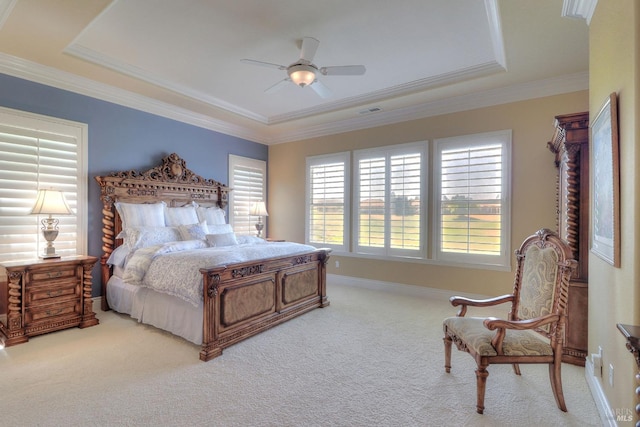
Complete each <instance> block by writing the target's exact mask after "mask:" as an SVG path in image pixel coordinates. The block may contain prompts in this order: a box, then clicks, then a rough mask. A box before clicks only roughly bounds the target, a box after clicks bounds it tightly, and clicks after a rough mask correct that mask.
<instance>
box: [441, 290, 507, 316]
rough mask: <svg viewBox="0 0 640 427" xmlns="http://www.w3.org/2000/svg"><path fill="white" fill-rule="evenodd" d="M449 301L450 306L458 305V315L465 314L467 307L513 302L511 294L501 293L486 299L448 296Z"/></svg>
mask: <svg viewBox="0 0 640 427" xmlns="http://www.w3.org/2000/svg"><path fill="white" fill-rule="evenodd" d="M449 302H450V303H451V305H452V306H454V307H457V306H460V311H459V312H458V314H457V316H458V317H463V316H464V315H465V314H467V307H491V306H494V305H498V304H504V303H505V302H513V294H508V295H502V296H499V297H494V298H487V299H472V298H465V297H459V296H452V297H451V298H449Z"/></svg>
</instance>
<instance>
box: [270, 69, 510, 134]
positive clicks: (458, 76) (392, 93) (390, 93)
mask: <svg viewBox="0 0 640 427" xmlns="http://www.w3.org/2000/svg"><path fill="white" fill-rule="evenodd" d="M502 71H505V69H504V68H503V67H502V65H500V64H499V63H497V62H495V61H492V62H487V63H485V64H480V65H476V66H474V67H468V68H463V69H461V70H458V71H455V72H452V73H446V74H440V75H437V76H433V77H429V78H425V79H420V80H415V81H412V82H408V83H404V84H401V85H396V86H392V87H390V88H386V89H382V90H377V91H375V92H371V93H368V94H366V95H362V96H354V97H350V98H345V99H342V100H340V101H336V102H330V103H328V104H321V105H319V106H317V107H313V108H307V109H303V110H297V111H292V112H290V113H286V114H280V115H277V116H272V117H270V118H269V124H270V125H275V124H279V123H285V122H289V121H292V120H298V119H303V118H306V117H310V116H313V115H316V114H323V113H330V112H332V111H337V110H342V109H345V108H352V107H356V106H358V105H363V104H369V103H376V102H379V101H382V100H385V99H389V98H395V97H399V96H404V95H408V94H411V93H416V92H421V91H426V90H429V89H434V88H436V87H441V86H446V85H450V84H454V83H459V82H462V81H465V80H470V79H475V78H479V77H485V76H488V75H490V74H494V73H497V72H502Z"/></svg>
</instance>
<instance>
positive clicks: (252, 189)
mask: <svg viewBox="0 0 640 427" xmlns="http://www.w3.org/2000/svg"><path fill="white" fill-rule="evenodd" d="M229 186H230V187H231V188H232V189H233V191H231V192H230V193H229V224H231V226H232V227H233V231H234V232H235V233H236V234H238V235H255V234H256V228H255V223H256V222H258V217H255V216H251V215H249V210H250V209H251V205H252V204H254V203H256V202H259V201H264V202H265V203H266V201H267V162H265V161H264V160H256V159H250V158H247V157H241V156H234V155H229ZM262 221H263V222H265V218H262ZM267 235H268V234H267V229H266V227H265V228H264V229H263V231H262V236H267Z"/></svg>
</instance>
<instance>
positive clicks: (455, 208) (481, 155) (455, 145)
mask: <svg viewBox="0 0 640 427" xmlns="http://www.w3.org/2000/svg"><path fill="white" fill-rule="evenodd" d="M510 142H511V132H510V131H508V132H494V133H489V134H480V135H471V136H466V137H458V138H446V139H441V140H437V141H436V153H437V158H438V160H439V166H440V169H439V174H438V177H437V180H436V181H437V184H438V185H437V187H438V190H439V197H438V200H437V205H438V209H437V213H438V247H437V253H438V257H439V258H441V259H449V260H459V261H465V262H468V261H470V260H472V259H474V258H475V261H476V262H478V260H482V261H481V262H483V263H488V264H495V265H506V264H505V263H508V262H509V261H508V259H509V256H508V250H507V249H508V234H509V231H508V230H509V211H510V209H509V204H508V200H509V182H510V176H509V175H510V174H509V153H510Z"/></svg>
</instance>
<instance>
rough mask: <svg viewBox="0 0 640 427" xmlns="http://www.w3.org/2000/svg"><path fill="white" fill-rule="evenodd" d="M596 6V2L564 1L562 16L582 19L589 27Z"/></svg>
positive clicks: (582, 0)
mask: <svg viewBox="0 0 640 427" xmlns="http://www.w3.org/2000/svg"><path fill="white" fill-rule="evenodd" d="M597 4H598V0H564V1H563V3H562V16H563V17H567V18H576V19H584V20H586V21H587V25H589V24H590V23H591V18H592V17H593V12H594V11H595V10H596V5H597Z"/></svg>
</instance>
